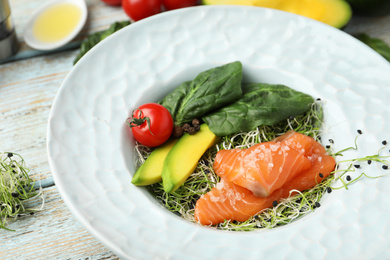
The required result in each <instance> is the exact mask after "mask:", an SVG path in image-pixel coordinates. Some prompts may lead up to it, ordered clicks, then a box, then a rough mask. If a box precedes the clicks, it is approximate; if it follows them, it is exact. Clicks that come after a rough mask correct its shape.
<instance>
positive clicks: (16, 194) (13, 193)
mask: <svg viewBox="0 0 390 260" xmlns="http://www.w3.org/2000/svg"><path fill="white" fill-rule="evenodd" d="M11 195H12V197H14V198H17V197H19V193H17V192H12V193H11Z"/></svg>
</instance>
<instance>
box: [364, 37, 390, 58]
mask: <svg viewBox="0 0 390 260" xmlns="http://www.w3.org/2000/svg"><path fill="white" fill-rule="evenodd" d="M356 38H358V39H359V40H360V41H362V42H364V43H365V44H367V45H368V46H370V47H371V48H372V49H373V50H374V51H376V52H378V53H379V54H380V55H382V56H383V57H384V58H385V59H386V60H388V61H390V46H389V45H387V43H385V42H384V41H383V40H381V39H378V38H372V37H370V36H368V35H367V34H365V33H361V34H359V35H357V36H356Z"/></svg>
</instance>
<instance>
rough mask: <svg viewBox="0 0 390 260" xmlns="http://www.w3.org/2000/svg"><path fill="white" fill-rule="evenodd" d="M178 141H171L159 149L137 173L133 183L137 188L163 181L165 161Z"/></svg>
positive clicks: (155, 150)
mask: <svg viewBox="0 0 390 260" xmlns="http://www.w3.org/2000/svg"><path fill="white" fill-rule="evenodd" d="M177 141H178V139H170V140H168V141H166V142H165V143H164V144H163V145H161V146H159V147H157V148H156V149H154V150H153V152H152V153H151V154H150V155H149V157H148V158H147V159H146V161H145V162H144V163H143V164H142V165H141V167H139V168H138V170H137V171H136V172H135V174H134V176H133V179H132V180H131V183H133V184H134V185H137V186H146V185H151V184H154V183H157V182H160V181H161V173H162V169H163V164H164V160H165V158H166V157H167V155H168V153H169V151H170V150H171V149H172V147H173V146H174V145H175V144H176V142H177Z"/></svg>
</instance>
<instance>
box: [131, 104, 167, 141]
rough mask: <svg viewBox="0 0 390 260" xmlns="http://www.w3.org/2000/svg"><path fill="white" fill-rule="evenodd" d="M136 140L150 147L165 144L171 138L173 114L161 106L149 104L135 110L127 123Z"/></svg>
mask: <svg viewBox="0 0 390 260" xmlns="http://www.w3.org/2000/svg"><path fill="white" fill-rule="evenodd" d="M127 123H128V125H129V126H130V127H131V131H132V133H133V135H134V138H135V140H137V141H138V142H139V143H141V144H143V145H146V146H148V147H156V146H159V145H162V144H163V143H165V141H167V140H168V138H169V137H170V136H171V133H172V129H173V120H172V116H171V113H169V111H168V110H167V109H166V108H165V107H163V106H162V105H160V104H157V103H147V104H144V105H142V106H140V107H139V108H138V109H136V110H134V111H133V113H132V117H131V118H129V119H128V121H127Z"/></svg>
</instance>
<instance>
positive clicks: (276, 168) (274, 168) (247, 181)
mask: <svg viewBox="0 0 390 260" xmlns="http://www.w3.org/2000/svg"><path fill="white" fill-rule="evenodd" d="M311 166H312V163H311V161H310V160H309V159H308V158H306V157H305V156H304V155H303V154H301V153H300V152H298V151H296V150H294V149H291V148H290V147H288V146H287V145H285V144H284V142H265V143H260V144H256V145H254V146H252V147H251V148H249V149H232V150H221V151H219V152H218V153H217V155H216V158H215V161H214V165H213V168H214V171H215V173H216V174H217V175H218V176H221V177H223V178H224V179H226V180H227V181H230V182H233V183H234V184H237V185H239V186H242V187H245V188H247V189H249V190H250V191H252V192H253V193H254V194H255V195H256V196H259V197H267V196H269V195H270V194H271V193H272V192H273V191H274V190H276V189H279V188H280V187H282V185H283V184H284V183H285V182H287V181H289V180H290V179H291V178H293V177H294V176H295V175H297V174H298V173H300V172H302V171H303V170H306V169H308V168H310V167H311Z"/></svg>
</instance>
